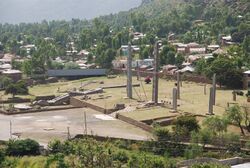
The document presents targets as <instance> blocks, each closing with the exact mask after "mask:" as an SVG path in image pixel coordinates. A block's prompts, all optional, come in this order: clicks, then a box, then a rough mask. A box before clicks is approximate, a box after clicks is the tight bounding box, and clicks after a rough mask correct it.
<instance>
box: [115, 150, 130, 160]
mask: <svg viewBox="0 0 250 168" xmlns="http://www.w3.org/2000/svg"><path fill="white" fill-rule="evenodd" d="M128 159H129V156H128V153H127V152H125V151H122V150H117V151H116V152H114V153H113V160H118V161H119V162H122V163H127V161H128Z"/></svg>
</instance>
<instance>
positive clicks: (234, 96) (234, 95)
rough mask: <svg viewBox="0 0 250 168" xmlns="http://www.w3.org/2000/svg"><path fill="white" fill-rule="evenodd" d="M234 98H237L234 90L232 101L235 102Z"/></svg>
mask: <svg viewBox="0 0 250 168" xmlns="http://www.w3.org/2000/svg"><path fill="white" fill-rule="evenodd" d="M236 97H237V94H236V92H235V90H234V91H233V101H236Z"/></svg>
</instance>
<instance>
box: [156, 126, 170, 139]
mask: <svg viewBox="0 0 250 168" xmlns="http://www.w3.org/2000/svg"><path fill="white" fill-rule="evenodd" d="M154 134H155V135H156V136H157V137H158V140H159V141H167V140H170V139H171V135H170V133H169V130H168V129H167V128H160V127H159V128H155V129H154Z"/></svg>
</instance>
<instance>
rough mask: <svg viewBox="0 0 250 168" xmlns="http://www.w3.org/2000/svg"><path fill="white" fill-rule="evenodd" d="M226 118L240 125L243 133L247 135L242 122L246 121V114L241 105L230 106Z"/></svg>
mask: <svg viewBox="0 0 250 168" xmlns="http://www.w3.org/2000/svg"><path fill="white" fill-rule="evenodd" d="M225 116H226V119H227V120H228V121H229V122H231V123H232V124H236V125H237V126H239V128H240V130H241V133H242V135H245V132H244V129H243V126H242V122H243V121H244V114H243V112H242V111H241V108H240V106H238V105H235V106H232V107H229V108H228V109H227V110H226V115H225Z"/></svg>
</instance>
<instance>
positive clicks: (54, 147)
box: [48, 140, 63, 154]
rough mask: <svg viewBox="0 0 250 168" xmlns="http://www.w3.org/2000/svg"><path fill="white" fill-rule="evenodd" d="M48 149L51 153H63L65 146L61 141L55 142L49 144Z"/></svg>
mask: <svg viewBox="0 0 250 168" xmlns="http://www.w3.org/2000/svg"><path fill="white" fill-rule="evenodd" d="M48 149H49V152H50V153H53V154H55V153H61V152H63V144H62V143H61V141H60V140H53V141H51V142H49V144H48Z"/></svg>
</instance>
